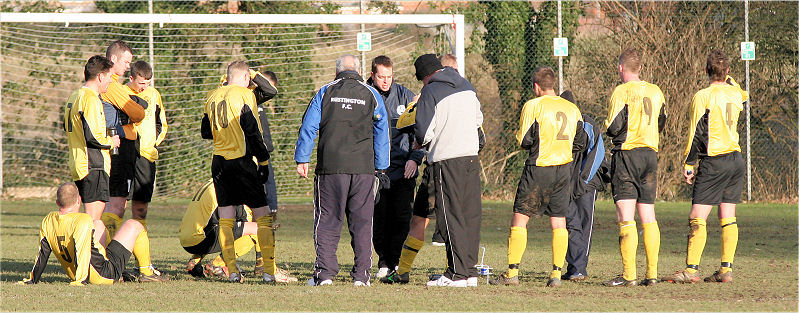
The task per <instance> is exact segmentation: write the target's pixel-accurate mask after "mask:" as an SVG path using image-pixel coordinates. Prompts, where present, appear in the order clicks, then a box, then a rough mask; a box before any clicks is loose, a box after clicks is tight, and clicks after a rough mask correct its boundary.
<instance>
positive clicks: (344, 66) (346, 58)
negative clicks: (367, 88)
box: [336, 54, 361, 74]
mask: <svg viewBox="0 0 800 313" xmlns="http://www.w3.org/2000/svg"><path fill="white" fill-rule="evenodd" d="M344 71H356V72H358V73H359V74H361V61H359V60H358V57H356V56H355V55H352V54H345V55H342V56H340V57H339V58H338V59H336V74H339V73H341V72H344Z"/></svg>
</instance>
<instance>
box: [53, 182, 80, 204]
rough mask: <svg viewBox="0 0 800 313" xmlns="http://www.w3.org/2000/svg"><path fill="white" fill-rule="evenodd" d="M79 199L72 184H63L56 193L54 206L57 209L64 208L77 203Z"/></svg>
mask: <svg viewBox="0 0 800 313" xmlns="http://www.w3.org/2000/svg"><path fill="white" fill-rule="evenodd" d="M80 198H81V196H80V194H79V193H78V186H76V185H75V183H73V182H68V183H63V184H61V186H58V190H57V191H56V204H57V205H58V207H59V208H66V207H68V206H71V205H73V204H75V203H77V202H78V200H79V199H80Z"/></svg>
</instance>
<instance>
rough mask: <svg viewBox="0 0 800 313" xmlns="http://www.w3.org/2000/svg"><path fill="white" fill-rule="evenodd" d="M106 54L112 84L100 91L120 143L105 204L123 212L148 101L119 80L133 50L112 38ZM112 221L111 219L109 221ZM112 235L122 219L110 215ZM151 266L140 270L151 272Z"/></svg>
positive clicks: (118, 214) (112, 156)
mask: <svg viewBox="0 0 800 313" xmlns="http://www.w3.org/2000/svg"><path fill="white" fill-rule="evenodd" d="M106 58H108V59H109V60H111V62H112V63H113V64H114V67H112V68H111V74H112V75H111V84H109V86H108V90H106V91H105V92H103V93H101V94H100V98H101V99H102V100H103V105H104V107H105V109H106V120H107V121H108V127H109V128H112V129H114V130H115V131H116V133H117V134H119V136H120V145H119V149H118V151H117V153H116V154H112V155H111V174H110V176H109V190H110V194H111V198H110V200H109V202H108V206H107V207H106V212H110V213H114V214H116V215H117V216H123V214H124V213H125V205H126V202H127V200H128V199H129V198H130V196H131V187H132V186H133V179H134V172H135V168H134V164H135V163H136V158H137V157H138V155H139V151H138V150H137V149H136V141H137V140H138V135H137V133H136V127H135V126H134V123H139V122H141V121H142V119H144V116H145V109H147V107H148V104H147V101H145V100H144V99H142V98H141V97H139V96H138V95H136V93H135V92H133V91H132V90H131V89H130V88H126V86H125V85H123V84H122V83H121V82H120V76H122V75H124V74H125V72H126V71H127V70H128V69H129V68H130V67H131V60H132V59H133V50H131V47H130V46H129V45H128V44H127V43H125V42H124V41H121V40H117V41H114V42H112V43H111V44H110V45H109V46H108V48H107V49H106ZM112 222H113V223H112ZM103 223H104V224H105V225H106V228H108V232H109V234H111V236H113V235H114V233H115V232H116V229H117V227H119V226H120V224H121V223H122V220H121V219H116V220H115V219H111V218H110V217H109V215H107V214H106V217H105V218H104V220H103ZM150 271H151V270H150V269H145V270H144V272H143V273H145V274H151V273H150Z"/></svg>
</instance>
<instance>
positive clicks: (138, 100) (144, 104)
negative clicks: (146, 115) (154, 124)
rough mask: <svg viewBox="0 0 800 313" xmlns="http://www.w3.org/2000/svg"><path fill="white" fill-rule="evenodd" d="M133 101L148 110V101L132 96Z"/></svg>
mask: <svg viewBox="0 0 800 313" xmlns="http://www.w3.org/2000/svg"><path fill="white" fill-rule="evenodd" d="M131 100H133V101H134V102H136V103H137V104H139V105H140V106H142V108H144V109H145V110H147V101H145V100H144V99H142V98H140V97H139V96H136V95H131Z"/></svg>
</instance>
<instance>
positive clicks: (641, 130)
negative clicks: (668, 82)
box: [605, 81, 667, 152]
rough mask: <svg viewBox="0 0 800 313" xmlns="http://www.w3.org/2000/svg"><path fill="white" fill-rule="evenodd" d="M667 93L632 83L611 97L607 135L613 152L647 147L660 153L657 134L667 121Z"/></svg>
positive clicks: (645, 84)
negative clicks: (665, 96)
mask: <svg viewBox="0 0 800 313" xmlns="http://www.w3.org/2000/svg"><path fill="white" fill-rule="evenodd" d="M665 102H666V100H665V99H664V93H663V92H661V88H658V86H656V85H654V84H651V83H648V82H646V81H629V82H627V83H624V84H622V85H619V86H617V88H616V89H614V92H613V93H612V94H611V101H610V105H609V108H608V117H607V118H606V120H605V127H606V129H607V131H606V133H607V134H608V136H609V137H611V142H612V144H613V148H612V149H613V150H631V149H634V148H640V147H647V148H650V149H653V150H655V151H656V152H658V132H659V131H660V130H661V127H663V125H664V121H665V120H666V116H667V115H666V111H665Z"/></svg>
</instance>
